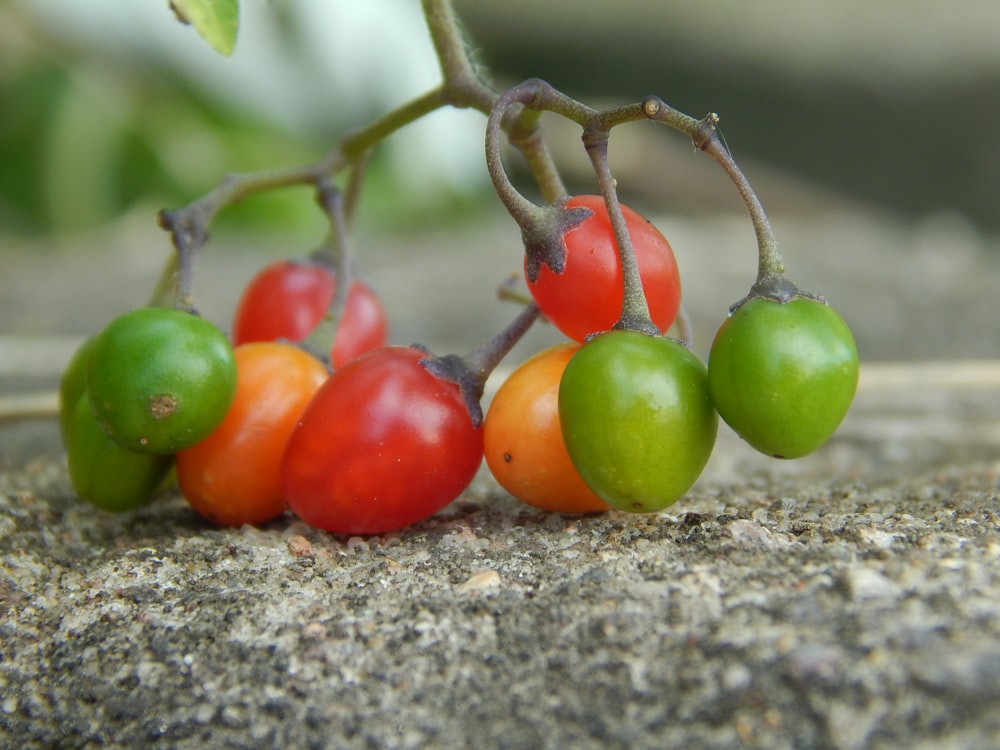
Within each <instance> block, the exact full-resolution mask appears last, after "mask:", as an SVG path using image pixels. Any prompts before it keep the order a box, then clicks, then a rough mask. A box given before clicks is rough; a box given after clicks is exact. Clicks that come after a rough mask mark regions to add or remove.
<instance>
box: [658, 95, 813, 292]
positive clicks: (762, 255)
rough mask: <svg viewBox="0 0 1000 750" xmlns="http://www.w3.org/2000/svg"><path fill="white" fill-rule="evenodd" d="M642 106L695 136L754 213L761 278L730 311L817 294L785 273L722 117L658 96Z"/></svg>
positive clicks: (660, 119) (758, 270) (768, 228)
mask: <svg viewBox="0 0 1000 750" xmlns="http://www.w3.org/2000/svg"><path fill="white" fill-rule="evenodd" d="M641 107H642V111H643V114H644V115H645V116H646V117H647V118H649V119H650V120H653V121H655V122H660V123H663V124H664V125H669V126H670V127H672V128H674V129H675V130H678V131H680V132H681V133H684V134H685V135H687V136H688V137H689V138H691V141H692V142H693V143H694V145H695V148H697V149H699V150H700V151H704V152H705V153H706V154H708V155H709V156H711V157H712V158H713V159H714V160H715V162H716V163H717V164H719V166H721V167H722V168H723V170H725V172H726V174H727V175H728V176H729V179H730V180H732V182H733V184H735V185H736V189H737V191H738V192H739V194H740V198H742V199H743V203H744V205H745V206H746V208H747V212H748V213H749V214H750V221H751V222H752V223H753V228H754V233H755V234H756V235H757V279H756V280H755V281H754V284H753V286H752V287H751V288H750V293H749V294H748V295H747V296H746V297H744V298H743V299H742V300H740V301H739V302H737V303H736V304H735V305H733V306H732V307H731V308H730V310H736V309H737V308H738V307H739V306H740V305H742V304H743V303H744V302H746V301H747V300H749V299H753V298H754V297H770V298H772V299H775V300H779V301H785V302H787V301H788V300H789V299H792V298H793V297H812V296H813V295H810V294H807V293H805V292H803V291H802V290H800V289H799V288H798V287H796V286H795V284H793V283H792V282H791V281H790V280H789V279H788V278H787V277H786V276H785V264H784V261H783V260H782V258H781V253H780V251H779V250H778V240H777V238H776V237H775V234H774V230H773V229H772V228H771V222H770V221H769V220H768V218H767V214H766V213H765V212H764V206H763V205H762V204H761V202H760V199H759V198H758V197H757V194H756V193H755V192H754V189H753V187H752V186H751V185H750V181H749V180H748V179H747V178H746V175H745V174H743V170H742V169H740V167H739V165H738V164H737V163H736V160H735V159H733V156H732V154H730V153H729V151H728V149H726V147H725V146H724V145H723V144H722V140H721V139H720V138H719V133H718V128H717V126H718V124H719V116H718V115H717V114H715V113H714V112H710V113H709V114H707V115H705V117H703V118H702V119H700V120H696V119H695V118H693V117H691V116H690V115H686V114H684V113H682V112H679V111H677V110H676V109H674V108H673V107H671V106H669V105H668V104H666V103H665V102H664V101H663V100H662V99H659V98H658V97H655V96H648V97H646V98H645V99H643V101H642V105H641Z"/></svg>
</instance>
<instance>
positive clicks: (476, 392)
mask: <svg viewBox="0 0 1000 750" xmlns="http://www.w3.org/2000/svg"><path fill="white" fill-rule="evenodd" d="M539 315H540V311H539V309H538V306H537V305H536V304H535V303H534V302H529V303H528V304H527V305H525V306H524V308H523V309H522V310H521V311H520V312H519V313H518V314H517V316H516V317H515V318H514V320H512V321H511V322H510V323H509V324H507V326H506V327H505V328H504V329H503V330H502V331H500V333H498V334H497V335H496V336H494V337H493V338H491V339H488V340H487V341H484V342H483V343H482V344H480V345H479V346H477V347H476V348H475V349H473V350H472V351H471V352H469V353H468V354H466V355H465V356H461V355H458V354H445V355H443V356H440V357H433V356H428V357H426V358H425V359H422V360H420V364H422V365H423V366H424V368H426V370H427V371H428V372H429V373H431V374H432V375H434V376H435V377H437V378H440V379H441V380H444V381H446V382H448V383H454V384H455V385H457V386H458V390H459V392H460V393H461V394H462V398H463V400H464V401H465V408H466V409H467V410H468V412H469V418H470V419H471V420H472V424H473V426H475V427H479V426H480V425H481V424H482V423H483V407H482V399H483V392H484V391H485V390H486V381H487V380H488V379H489V377H490V374H491V373H492V372H493V371H494V370H495V369H496V368H497V366H498V365H499V364H500V363H501V362H502V361H503V358H504V357H506V356H507V354H509V353H510V350H511V349H513V348H514V345H515V344H517V342H518V341H520V340H521V338H522V337H523V336H524V334H525V333H527V331H528V329H529V328H531V326H532V324H533V323H534V322H535V321H536V320H537V319H538V317H539Z"/></svg>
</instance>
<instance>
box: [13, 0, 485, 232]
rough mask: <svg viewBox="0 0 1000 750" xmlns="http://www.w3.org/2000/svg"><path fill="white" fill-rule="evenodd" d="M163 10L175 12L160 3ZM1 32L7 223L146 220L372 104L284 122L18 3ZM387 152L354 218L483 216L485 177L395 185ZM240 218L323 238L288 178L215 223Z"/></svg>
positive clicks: (317, 150)
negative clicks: (134, 214) (425, 186)
mask: <svg viewBox="0 0 1000 750" xmlns="http://www.w3.org/2000/svg"><path fill="white" fill-rule="evenodd" d="M123 1H124V0H123ZM163 16H164V18H163V23H164V24H169V23H172V22H173V19H172V16H171V15H170V13H169V12H167V11H166V9H164V14H163ZM279 20H280V19H279ZM0 28H2V29H3V30H2V31H0V113H2V114H3V116H2V117H0V232H2V233H10V232H16V233H29V234H39V233H52V232H73V231H79V230H83V229H87V228H90V227H95V226H100V225H103V224H106V223H108V222H110V221H114V220H115V219H116V218H117V217H120V216H121V215H122V214H124V213H126V212H128V211H131V210H149V211H150V220H151V221H152V215H153V212H155V211H156V210H158V209H159V208H163V207H176V206H180V205H183V204H185V203H187V202H189V201H191V200H192V199H194V198H196V197H198V196H199V195H201V194H203V193H204V192H206V191H208V190H210V189H211V188H212V187H213V186H214V185H215V184H216V183H217V182H218V180H219V179H220V178H221V177H222V176H223V175H224V174H226V173H227V172H231V171H240V172H244V171H253V170H260V169H270V168H275V167H289V166H296V165H299V164H305V163H309V162H312V161H314V160H316V159H317V158H319V157H320V156H321V155H322V154H323V153H324V152H325V151H326V150H327V149H329V148H330V147H331V146H333V145H334V144H335V143H336V139H337V138H338V137H340V136H341V135H342V134H343V132H344V130H345V129H346V128H347V127H349V126H356V125H360V124H362V123H364V122H366V121H367V120H368V119H370V118H371V117H372V116H374V115H375V114H377V113H378V112H377V111H376V112H370V111H367V110H366V111H359V112H357V113H353V112H347V113H344V114H343V116H342V117H341V118H340V119H339V120H337V121H331V122H330V123H329V124H328V125H327V126H326V127H319V128H316V127H312V128H308V127H303V128H302V129H299V130H296V131H295V132H290V131H289V129H287V128H283V127H282V126H281V125H280V124H278V123H277V122H276V119H275V118H269V117H267V116H265V113H263V112H261V113H254V112H253V111H248V109H247V108H239V107H235V106H233V105H232V103H231V102H227V101H222V100H221V99H220V98H215V97H213V96H212V95H211V93H210V91H208V90H206V89H205V88H199V87H196V86H193V85H192V84H191V82H190V81H189V80H188V79H187V78H185V77H184V76H183V75H181V74H180V73H179V72H178V71H177V70H175V69H172V68H171V67H170V66H169V65H168V64H165V63H164V61H163V60H161V59H158V58H157V57H156V56H155V55H150V56H148V57H145V58H144V57H141V56H134V55H123V54H122V53H121V50H118V49H114V48H109V49H104V48H102V47H101V46H94V45H88V44H86V43H83V42H81V41H79V40H70V39H66V38H65V37H61V36H59V35H57V34H53V33H51V31H50V30H49V29H46V28H44V25H43V24H41V23H40V22H39V21H38V20H37V19H34V18H32V17H30V15H29V14H27V13H26V12H25V11H24V10H23V9H20V10H19V7H18V6H17V5H16V4H15V5H6V6H0ZM219 59H220V60H222V59H223V58H221V57H220V58H219ZM225 62H227V63H228V62H229V61H228V60H227V61H225ZM419 93H422V92H420V91H414V92H413V95H417V94H419ZM319 95H321V96H329V95H330V92H325V91H324V92H322V94H319ZM399 103H402V102H399ZM345 123H349V124H345ZM476 156H478V154H476ZM392 158H394V157H393V156H392V153H391V149H390V151H389V152H388V153H387V152H385V151H383V150H379V151H378V152H376V155H375V157H374V158H373V159H372V160H371V162H370V165H369V167H368V173H367V175H366V181H365V184H364V189H363V195H362V197H363V202H362V204H361V206H360V207H359V221H370V222H377V223H378V224H379V225H380V226H383V227H389V228H400V227H408V226H413V225H415V224H425V223H427V222H432V221H441V220H447V219H449V218H451V219H454V218H458V217H464V216H469V215H475V214H476V212H477V211H478V210H479V209H480V208H481V207H482V206H483V205H484V203H485V201H486V200H488V199H490V197H491V194H490V193H489V191H488V181H486V180H485V177H484V179H483V181H482V182H481V183H479V184H477V185H472V186H464V187H463V186H461V185H458V186H456V185H451V186H449V185H447V184H442V185H438V184H435V186H434V189H433V190H424V191H419V192H417V193H415V192H414V191H413V189H412V185H406V184H403V185H401V184H399V182H398V180H397V174H396V172H395V171H394V170H393V169H392V168H391V164H390V161H391V159H392ZM483 174H484V175H485V169H484V170H483ZM237 227H238V228H240V229H250V230H253V229H254V228H261V229H267V230H280V231H304V232H309V233H311V234H315V233H317V232H321V231H322V227H323V217H322V216H321V214H320V212H319V211H318V210H317V209H316V206H315V202H314V201H313V200H312V197H311V196H310V195H309V192H308V190H306V189H304V188H291V189H286V190H279V191H273V192H271V193H268V194H266V195H261V196H255V197H251V198H249V199H247V200H245V201H244V202H243V203H240V204H238V205H236V206H233V207H230V208H228V209H227V210H226V211H224V212H223V213H222V214H220V216H219V219H218V222H217V224H216V228H219V229H225V228H237Z"/></svg>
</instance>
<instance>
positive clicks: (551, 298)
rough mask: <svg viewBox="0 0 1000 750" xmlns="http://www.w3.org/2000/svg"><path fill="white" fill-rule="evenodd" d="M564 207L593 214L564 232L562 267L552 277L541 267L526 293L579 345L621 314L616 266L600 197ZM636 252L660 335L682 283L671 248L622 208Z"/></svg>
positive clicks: (650, 227)
mask: <svg viewBox="0 0 1000 750" xmlns="http://www.w3.org/2000/svg"><path fill="white" fill-rule="evenodd" d="M566 207H567V208H580V207H582V208H588V209H590V210H591V211H593V212H594V213H593V215H592V216H590V217H589V218H587V219H585V220H584V221H583V223H582V224H580V225H578V226H576V227H574V228H573V229H571V230H569V231H568V232H566V234H565V236H564V244H565V247H566V260H565V268H564V269H563V271H562V273H556V272H555V271H553V270H552V269H551V268H549V266H548V265H545V264H543V265H542V266H541V267H540V269H539V272H538V277H537V279H536V280H535V281H531V279H530V278H529V279H528V280H527V281H528V289H529V291H530V292H531V295H532V297H533V298H534V300H535V302H536V303H537V304H538V307H539V309H540V310H541V311H542V314H543V315H545V317H546V318H548V320H549V321H550V322H551V323H552V324H553V325H555V326H556V328H558V329H559V330H560V331H562V333H563V334H565V335H566V336H568V337H569V338H571V339H573V340H575V341H578V342H581V343H582V342H583V341H584V340H585V339H586V337H587V336H588V335H590V334H593V333H600V332H602V331H607V330H610V329H611V328H612V326H614V324H615V323H617V322H618V320H619V318H620V317H621V314H622V300H623V298H624V288H623V284H622V270H621V262H620V261H619V259H618V250H617V248H616V245H615V239H614V232H613V231H612V229H611V219H610V218H609V216H608V211H607V208H606V207H605V205H604V199H603V198H602V197H601V196H599V195H583V196H575V197H573V198H570V199H569V201H568V202H567V204H566ZM622 213H623V214H624V216H625V223H626V225H627V227H628V231H629V237H630V238H631V239H632V246H633V249H634V251H635V258H636V263H637V264H638V267H639V276H640V278H641V280H642V287H643V290H644V291H645V294H646V301H647V304H648V305H649V312H650V317H651V318H652V320H653V323H654V324H655V325H656V326H657V327H658V328H659V329H660V331H661V332H665V331H666V330H667V329H668V328H670V326H671V324H672V323H673V321H674V318H675V317H677V311H678V309H679V308H680V303H681V283H680V275H679V273H678V270H677V261H676V259H675V258H674V252H673V249H672V248H671V247H670V244H669V243H668V242H667V240H666V238H664V236H663V235H662V234H660V233H659V231H657V229H656V227H654V226H653V225H652V224H651V223H650V222H648V221H647V220H646V219H644V218H643V217H642V216H640V215H639V214H637V213H636V212H635V211H633V210H632V209H630V208H628V207H627V206H624V205H623V206H622Z"/></svg>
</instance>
